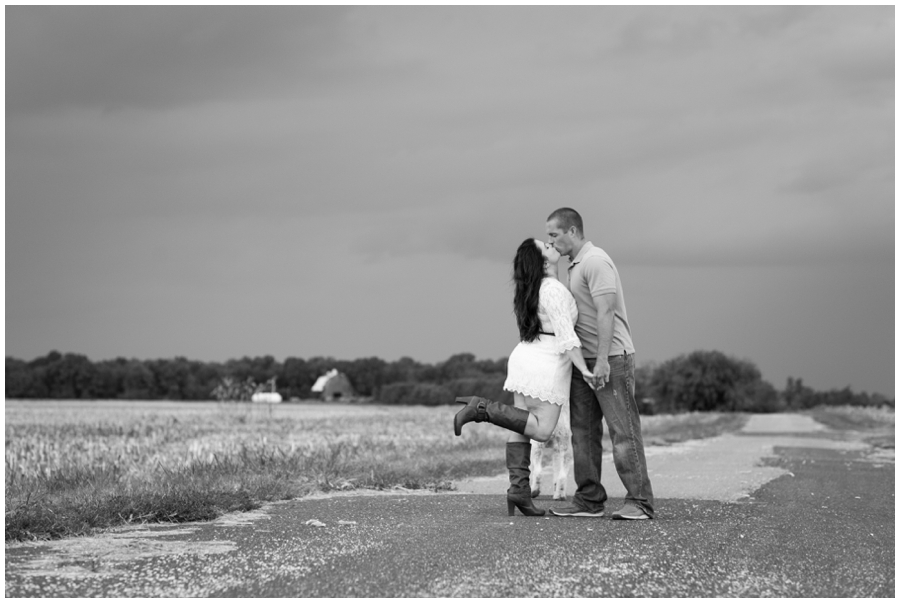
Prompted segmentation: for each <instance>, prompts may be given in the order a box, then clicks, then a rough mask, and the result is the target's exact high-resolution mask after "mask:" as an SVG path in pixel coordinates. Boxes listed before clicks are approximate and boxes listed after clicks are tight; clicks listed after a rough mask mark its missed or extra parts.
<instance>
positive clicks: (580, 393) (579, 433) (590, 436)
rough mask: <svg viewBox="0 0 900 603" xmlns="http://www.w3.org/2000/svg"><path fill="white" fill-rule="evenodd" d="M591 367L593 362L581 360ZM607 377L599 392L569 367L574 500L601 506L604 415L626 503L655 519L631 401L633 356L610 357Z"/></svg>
mask: <svg viewBox="0 0 900 603" xmlns="http://www.w3.org/2000/svg"><path fill="white" fill-rule="evenodd" d="M585 362H586V363H587V366H588V369H589V370H591V371H593V370H594V365H595V364H596V360H593V359H585ZM609 368H610V375H609V381H608V382H607V383H606V385H604V386H603V388H602V389H600V390H599V391H597V392H594V390H593V389H591V386H590V385H588V384H587V383H585V381H584V379H583V378H582V376H581V373H580V372H579V371H572V387H571V390H570V399H569V410H570V413H571V419H572V454H573V456H574V457H575V484H576V485H577V486H578V488H577V490H576V491H575V498H574V500H573V502H574V503H575V504H576V505H577V506H579V507H581V508H583V509H585V510H587V511H591V512H599V511H602V510H603V507H604V504H605V503H606V498H607V496H606V489H605V488H604V487H603V485H602V484H601V483H600V461H601V456H602V453H603V448H602V445H601V443H600V439H601V438H602V437H603V423H601V422H600V420H601V419H602V418H604V417H605V418H606V425H607V427H609V436H610V439H611V440H612V446H613V462H614V463H615V465H616V471H617V472H618V473H619V478H620V479H621V480H622V484H623V485H624V486H625V492H626V496H625V502H626V503H628V502H630V503H632V504H634V505H635V506H636V507H639V508H640V509H642V510H643V511H644V513H646V514H647V515H649V516H650V517H653V515H654V512H653V490H652V488H651V487H650V478H649V477H647V461H646V460H645V459H644V442H643V438H642V437H641V418H640V415H639V414H638V407H637V402H636V401H635V399H634V354H628V355H625V356H611V357H610V358H609Z"/></svg>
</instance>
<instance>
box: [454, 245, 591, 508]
mask: <svg viewBox="0 0 900 603" xmlns="http://www.w3.org/2000/svg"><path fill="white" fill-rule="evenodd" d="M558 268H559V252H558V251H556V249H554V248H553V246H552V245H547V244H545V243H543V242H541V241H538V240H537V239H525V241H524V242H523V243H522V244H521V245H519V249H518V251H516V257H515V259H514V260H513V280H514V281H515V286H516V292H515V296H514V298H513V308H514V309H515V314H516V323H517V324H518V327H519V339H520V340H521V341H520V342H519V344H518V345H517V346H516V348H515V349H514V350H513V352H512V354H510V356H509V364H508V367H507V375H506V382H505V383H504V384H503V389H504V390H506V391H511V392H513V396H514V405H513V406H507V405H504V404H501V403H499V402H494V401H492V400H488V399H486V398H481V397H478V396H469V397H466V398H457V399H456V401H457V402H459V403H461V404H465V405H466V407H465V408H463V409H462V410H461V411H459V412H458V413H457V414H456V416H455V417H454V419H453V429H454V431H455V433H456V435H461V434H462V426H463V425H465V424H466V423H469V422H471V421H475V422H476V423H481V422H482V421H488V422H490V423H493V424H494V425H497V426H499V427H504V428H506V429H509V430H510V431H512V432H513V433H511V434H510V435H509V440H507V443H506V467H507V469H509V490H507V493H506V507H507V510H508V511H509V514H510V515H513V514H514V513H515V508H516V507H518V508H519V511H521V512H522V513H523V514H524V515H543V514H544V510H543V509H538V508H537V507H535V506H534V503H533V502H532V500H531V488H530V486H529V484H528V479H529V477H530V476H531V473H530V471H529V465H530V463H531V440H537V441H538V442H546V441H547V440H548V439H549V438H550V435H551V434H552V433H553V430H554V428H556V422H557V421H558V420H559V413H560V410H561V409H562V406H563V404H568V403H569V386H570V380H571V378H572V365H573V364H574V365H575V368H576V369H578V370H579V371H581V375H582V377H584V379H585V380H587V381H588V382H589V383H591V382H593V375H592V374H591V372H590V371H589V370H588V368H587V364H585V362H584V358H583V357H582V355H581V342H580V341H579V340H578V336H577V335H576V334H575V328H574V324H575V319H576V318H577V317H578V309H577V307H576V305H575V299H574V298H573V297H572V294H571V293H569V290H568V289H566V287H565V285H563V284H562V283H560V282H559V280H557V270H558Z"/></svg>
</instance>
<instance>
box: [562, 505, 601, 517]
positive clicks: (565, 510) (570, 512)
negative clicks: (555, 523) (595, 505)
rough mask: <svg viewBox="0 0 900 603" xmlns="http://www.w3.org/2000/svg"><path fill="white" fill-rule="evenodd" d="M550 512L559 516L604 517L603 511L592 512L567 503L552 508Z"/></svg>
mask: <svg viewBox="0 0 900 603" xmlns="http://www.w3.org/2000/svg"><path fill="white" fill-rule="evenodd" d="M550 513H551V514H553V515H556V516H558V517H603V511H597V512H596V513H591V512H590V511H585V510H584V509H582V508H581V507H579V506H576V505H566V506H565V507H557V508H555V509H550Z"/></svg>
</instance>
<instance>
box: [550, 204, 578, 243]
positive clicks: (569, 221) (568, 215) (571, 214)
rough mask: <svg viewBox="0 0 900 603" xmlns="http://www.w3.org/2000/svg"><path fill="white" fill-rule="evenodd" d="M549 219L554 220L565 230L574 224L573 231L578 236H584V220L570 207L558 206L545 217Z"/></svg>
mask: <svg viewBox="0 0 900 603" xmlns="http://www.w3.org/2000/svg"><path fill="white" fill-rule="evenodd" d="M550 220H556V224H557V225H558V226H559V227H560V228H561V229H562V230H563V231H566V232H568V230H569V229H570V228H572V227H573V226H574V227H575V232H577V233H578V235H579V236H582V237H583V236H584V222H583V221H582V220H581V215H580V214H579V213H578V212H577V211H575V210H574V209H572V208H571V207H560V208H559V209H557V210H556V211H555V212H553V213H552V214H550V215H549V216H548V217H547V221H548V222H549V221H550Z"/></svg>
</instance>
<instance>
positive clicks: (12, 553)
mask: <svg viewBox="0 0 900 603" xmlns="http://www.w3.org/2000/svg"><path fill="white" fill-rule="evenodd" d="M868 435H870V434H866V433H864V432H850V431H837V430H831V429H827V428H825V427H823V426H822V425H820V424H818V423H816V422H815V421H813V420H812V419H811V418H810V417H808V416H804V415H756V416H752V417H751V418H750V420H749V421H748V422H747V424H746V425H745V426H744V428H743V429H742V431H741V432H739V433H735V434H727V435H723V436H719V437H716V438H710V439H708V440H697V441H691V442H685V443H682V444H677V445H672V446H654V447H650V448H648V450H647V453H648V465H649V466H650V470H651V477H652V479H653V484H654V491H655V493H656V496H657V508H658V517H657V519H655V520H653V521H643V522H623V521H613V520H610V519H607V518H602V519H562V518H553V517H549V516H548V517H544V518H531V517H523V516H520V515H517V516H515V517H508V516H507V515H506V506H505V501H504V492H505V478H503V477H498V478H490V479H483V480H467V481H465V482H460V483H459V484H458V490H457V492H456V493H451V494H419V493H416V492H412V491H395V492H389V493H366V494H362V493H359V492H353V493H348V494H343V495H331V496H325V495H321V496H313V497H309V498H304V499H301V500H293V501H287V502H282V503H275V504H271V505H268V506H266V507H264V508H263V509H260V510H257V511H253V512H248V513H242V514H231V515H228V516H225V517H222V518H219V519H218V520H215V521H212V522H208V523H195V524H179V525H175V526H160V525H154V526H138V527H134V526H131V527H129V528H127V529H118V530H114V531H110V532H108V533H104V534H102V535H99V536H93V537H86V538H73V539H67V540H61V541H54V542H41V543H16V544H8V545H7V547H6V587H5V588H6V592H5V594H6V596H7V597H25V596H43V597H48V596H49V597H86V596H105V597H134V596H137V597H189V596H215V597H228V596H256V597H266V596H283V597H287V596H298V597H333V596H365V597H373V596H382V597H396V596H419V597H426V596H438V597H451V596H466V597H475V596H478V597H483V596H507V597H525V596H544V597H567V596H578V597H620V596H634V597H641V596H652V597H683V596H694V597H700V596H766V597H774V596H778V597H835V596H872V597H893V596H894V588H895V587H894V456H893V447H892V445H891V446H890V447H885V446H883V445H882V446H880V447H878V446H873V445H872V444H870V443H868V442H867V437H868ZM882 435H883V434H882ZM891 441H892V438H891ZM604 471H605V474H604V475H605V477H604V482H605V485H607V488H608V490H609V493H610V496H611V500H610V503H609V508H611V509H614V508H616V507H617V506H618V505H619V504H621V502H622V501H621V496H622V495H623V494H624V493H623V492H622V491H621V485H620V484H619V483H618V478H617V477H616V476H615V472H614V470H613V469H612V465H611V463H609V464H608V466H607V467H605V468H604ZM573 490H574V487H572V486H571V484H570V489H569V493H571V492H572V491H573ZM551 504H553V503H551V501H549V500H547V499H545V498H544V497H542V498H541V499H539V501H538V505H539V506H544V507H548V506H551Z"/></svg>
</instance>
